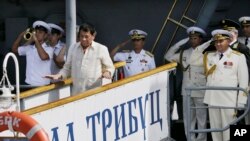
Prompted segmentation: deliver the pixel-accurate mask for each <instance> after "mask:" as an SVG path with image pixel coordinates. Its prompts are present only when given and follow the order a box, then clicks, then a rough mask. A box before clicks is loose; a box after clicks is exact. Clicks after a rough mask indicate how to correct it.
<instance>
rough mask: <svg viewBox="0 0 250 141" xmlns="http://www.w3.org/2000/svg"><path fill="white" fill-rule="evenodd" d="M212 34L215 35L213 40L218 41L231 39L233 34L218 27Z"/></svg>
mask: <svg viewBox="0 0 250 141" xmlns="http://www.w3.org/2000/svg"><path fill="white" fill-rule="evenodd" d="M212 36H213V40H214V41H216V40H224V39H229V38H231V37H232V36H233V35H232V34H231V33H230V32H229V31H227V30H223V29H216V30H214V31H212Z"/></svg>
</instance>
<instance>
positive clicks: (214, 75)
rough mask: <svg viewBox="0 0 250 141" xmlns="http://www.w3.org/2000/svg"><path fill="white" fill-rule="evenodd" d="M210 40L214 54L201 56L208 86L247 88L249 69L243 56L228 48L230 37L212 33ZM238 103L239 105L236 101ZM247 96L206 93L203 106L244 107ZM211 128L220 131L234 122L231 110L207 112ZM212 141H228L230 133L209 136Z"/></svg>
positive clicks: (227, 33)
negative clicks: (219, 129) (213, 43)
mask: <svg viewBox="0 0 250 141" xmlns="http://www.w3.org/2000/svg"><path fill="white" fill-rule="evenodd" d="M212 36H213V40H214V41H215V47H216V50H217V51H214V52H210V53H206V54H205V55H204V66H205V73H206V76H207V86H224V87H237V86H239V87H241V88H244V89H247V87H248V68H247V63H246V58H245V56H244V55H243V54H242V53H240V52H237V51H233V50H232V49H231V48H230V47H229V44H230V42H231V40H230V38H231V37H232V34H231V33H230V32H229V31H226V30H221V29H219V30H214V31H213V32H212ZM237 99H238V101H237ZM246 100H247V95H246V94H245V93H243V92H239V96H238V98H237V91H222V90H221V91H218V90H216V91H212V90H207V91H206V93H205V97H204V102H205V103H206V104H208V105H209V106H228V107H235V106H236V105H237V103H238V105H240V106H243V105H244V104H246ZM209 118H210V126H211V128H223V127H225V126H226V125H228V124H229V123H230V122H231V121H233V120H234V119H235V118H236V114H235V110H234V109H213V108H209ZM212 138H213V141H228V140H229V129H228V130H226V131H224V132H212Z"/></svg>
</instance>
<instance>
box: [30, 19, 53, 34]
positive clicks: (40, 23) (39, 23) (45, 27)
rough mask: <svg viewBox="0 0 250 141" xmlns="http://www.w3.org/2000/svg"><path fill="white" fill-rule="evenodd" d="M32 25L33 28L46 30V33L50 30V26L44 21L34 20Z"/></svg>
mask: <svg viewBox="0 0 250 141" xmlns="http://www.w3.org/2000/svg"><path fill="white" fill-rule="evenodd" d="M32 27H33V28H35V29H41V30H44V31H45V32H48V33H50V31H51V28H50V27H49V25H48V24H47V23H46V22H44V21H35V22H34V23H33V26H32Z"/></svg>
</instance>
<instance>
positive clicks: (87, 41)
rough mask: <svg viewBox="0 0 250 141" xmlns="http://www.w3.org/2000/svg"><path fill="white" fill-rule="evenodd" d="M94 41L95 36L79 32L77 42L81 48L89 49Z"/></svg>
mask: <svg viewBox="0 0 250 141" xmlns="http://www.w3.org/2000/svg"><path fill="white" fill-rule="evenodd" d="M94 39H95V35H92V34H91V33H90V32H85V31H82V30H81V31H80V34H79V40H80V42H81V46H82V47H89V46H90V45H91V44H92V41H93V40H94Z"/></svg>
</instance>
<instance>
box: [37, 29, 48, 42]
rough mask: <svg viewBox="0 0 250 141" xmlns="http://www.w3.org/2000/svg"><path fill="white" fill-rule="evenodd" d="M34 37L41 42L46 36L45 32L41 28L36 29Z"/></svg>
mask: <svg viewBox="0 0 250 141" xmlns="http://www.w3.org/2000/svg"><path fill="white" fill-rule="evenodd" d="M36 38H37V40H38V41H39V42H43V41H44V40H45V39H46V38H47V33H46V32H45V31H43V30H39V29H37V30H36Z"/></svg>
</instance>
